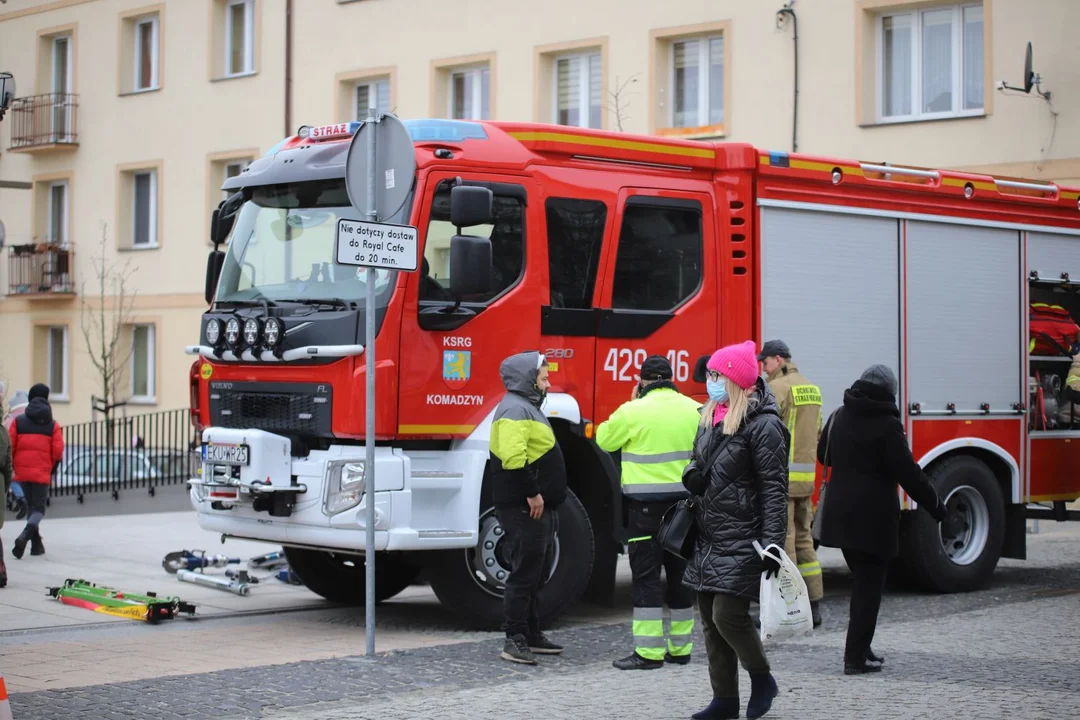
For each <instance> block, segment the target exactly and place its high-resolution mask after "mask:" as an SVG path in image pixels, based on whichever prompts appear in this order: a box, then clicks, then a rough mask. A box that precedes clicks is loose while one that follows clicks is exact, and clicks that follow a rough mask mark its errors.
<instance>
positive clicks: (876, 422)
mask: <svg viewBox="0 0 1080 720" xmlns="http://www.w3.org/2000/svg"><path fill="white" fill-rule="evenodd" d="M896 391H897V383H896V376H895V375H894V374H893V371H892V370H891V369H889V368H888V367H886V366H885V365H873V366H871V367H869V368H867V370H866V371H865V372H864V373H863V374H862V377H861V378H859V379H858V380H856V381H855V383H854V384H853V385H852V386H851V387H850V388H849V389H848V390H846V391H845V392H844V404H843V406H842V407H841V408H840V409H838V410H837V411H836V412H834V413H833V415H832V416H831V417H830V418H829V420H828V422H827V423H826V426H825V429H824V430H823V431H822V433H821V439H820V440H819V441H818V449H817V458H818V462H820V463H821V464H822V466H823V467H825V468H826V469H827V470H829V469H830V468H831V470H830V471H829V479H828V488H827V490H826V491H825V500H824V504H823V505H822V506H821V508H820V509H819V511H820V512H821V517H820V519H819V522H820V524H821V537H820V541H821V544H822V545H824V546H826V547H834V548H840V549H841V550H842V551H843V553H844V560H846V561H847V564H848V567H849V568H850V569H851V573H852V575H853V576H854V580H855V582H854V585H853V586H852V589H851V608H850V617H849V619H848V630H847V642H846V644H845V647H844V672H845V674H848V675H857V674H862V673H867V672H878V671H880V670H881V666H882V664H883V663H884V658H882V657H879V656H877V655H875V654H874V652H873V651H872V650H871V649H870V644H871V641H872V640H873V639H874V629H875V628H876V626H877V616H878V610H879V608H880V607H881V595H882V592H883V591H884V589H885V573H886V570H887V569H888V564H889V561H890V560H892V558H894V557H896V555H897V552H898V548H899V537H898V535H899V529H900V499H899V496H898V493H897V489H896V486H897V484H899V485H900V486H901V487H902V488H904V491H905V492H906V493H907V494H908V495H910V496H911V497H912V498H914V499H915V501H916V502H917V503H918V504H919V507H920V508H926V509H927V510H928V511H929V512H930V514H931V515H932V516H933V517H934V519H935V520H937V521H938V522H941V521H942V520H944V519H945V517H946V514H947V513H946V510H945V506H944V504H942V502H941V499H940V498H939V497H938V494H937V492H936V491H935V490H934V487H933V485H931V484H930V480H929V479H928V478H927V477H926V475H925V474H924V473H923V471H922V468H920V467H919V464H918V463H917V462H915V458H914V457H913V456H912V454H911V449H910V448H909V447H908V443H907V437H906V436H905V434H904V425H903V423H901V421H900V409H899V408H898V407H897V405H896ZM826 453H827V454H828V457H826Z"/></svg>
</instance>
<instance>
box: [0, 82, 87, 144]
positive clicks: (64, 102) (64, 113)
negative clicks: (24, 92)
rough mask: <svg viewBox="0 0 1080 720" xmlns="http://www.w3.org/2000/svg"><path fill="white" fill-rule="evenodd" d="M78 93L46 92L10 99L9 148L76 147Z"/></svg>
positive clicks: (77, 140) (77, 137) (77, 142)
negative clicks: (11, 100)
mask: <svg viewBox="0 0 1080 720" xmlns="http://www.w3.org/2000/svg"><path fill="white" fill-rule="evenodd" d="M78 119H79V96H78V95H72V94H70V93H46V94H44V95H32V96H30V97H21V98H15V100H14V102H12V103H11V121H12V124H11V149H12V151H18V150H24V151H33V150H44V149H47V148H62V147H77V146H78V144H79V133H78V127H79V123H78Z"/></svg>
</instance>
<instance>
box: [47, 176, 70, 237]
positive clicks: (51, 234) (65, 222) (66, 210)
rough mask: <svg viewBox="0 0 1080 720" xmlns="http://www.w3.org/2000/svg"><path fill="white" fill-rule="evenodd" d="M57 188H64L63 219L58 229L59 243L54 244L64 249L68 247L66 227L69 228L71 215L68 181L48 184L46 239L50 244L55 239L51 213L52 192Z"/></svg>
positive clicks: (54, 181)
mask: <svg viewBox="0 0 1080 720" xmlns="http://www.w3.org/2000/svg"><path fill="white" fill-rule="evenodd" d="M58 187H62V188H64V207H63V219H62V220H61V228H60V234H61V241H60V242H59V243H56V244H57V245H59V246H60V247H62V248H66V247H68V246H69V242H70V241H69V239H68V227H69V226H70V217H71V215H70V210H71V187H70V183H69V181H68V180H53V181H51V182H50V183H49V193H48V198H49V200H48V213H49V225H48V233H49V235H48V237H49V242H50V243H52V242H54V238H55V237H56V232H55V228H54V227H53V217H54V213H53V209H54V208H53V191H54V190H55V189H56V188H58Z"/></svg>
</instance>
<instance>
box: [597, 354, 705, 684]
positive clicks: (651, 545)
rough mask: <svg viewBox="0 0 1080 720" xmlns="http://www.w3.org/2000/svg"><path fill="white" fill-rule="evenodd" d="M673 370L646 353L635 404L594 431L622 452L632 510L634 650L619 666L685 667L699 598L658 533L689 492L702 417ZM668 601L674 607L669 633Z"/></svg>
mask: <svg viewBox="0 0 1080 720" xmlns="http://www.w3.org/2000/svg"><path fill="white" fill-rule="evenodd" d="M672 375H673V373H672V371H671V364H670V363H669V362H668V361H667V359H666V358H664V357H661V356H659V355H653V356H650V357H648V358H646V360H645V362H644V363H642V365H641V381H640V382H639V383H638V384H637V385H635V386H634V391H633V394H632V395H631V399H630V402H627V403H624V404H623V405H622V406H620V407H619V409H617V410H616V411H615V412H614V413H612V415H611V417H610V418H609V419H608V420H607V421H606V422H604V423H601V424H600V426H599V427H598V428H597V429H596V443H597V445H599V446H600V447H601V448H603V449H604V450H606V451H607V452H615V451H618V450H621V451H622V493H623V498H624V501H625V502H626V504H627V506H628V509H629V516H630V533H631V537H630V541H629V545H630V570H631V572H632V573H633V598H634V626H633V627H634V630H633V632H634V645H635V649H634V653H633V654H631V655H629V656H627V657H625V658H621V659H619V660H615V661H614V662H613V663H612V664H613V665H614V666H615V667H617V668H618V669H620V670H650V669H653V668H660V667H663V666H664V662H665V661H667V662H670V663H677V664H680V665H685V664H686V663H688V662H690V653H691V651H692V650H693V643H692V642H691V639H690V638H691V634H692V633H693V631H694V597H693V593H692V592H691V591H690V590H689V589H688V588H686V587H685V586H684V585H683V584H682V576H683V571H685V569H686V561H685V560H682V559H681V558H679V557H676V556H675V555H672V554H671V553H667V552H664V550H663V548H661V547H660V544H659V543H658V542H657V541H656V540H655V539H654V536H655V534H656V531H657V530H658V528H659V526H660V520H661V518H662V517H663V515H664V513H665V512H666V511H667V510H668V508H670V507H671V506H672V504H674V503H675V502H676V501H678V500H680V499H682V498H684V497H687V494H688V493H687V491H686V489H685V488H684V487H683V484H682V473H683V469H684V468H685V467H686V465H687V463H688V462H689V461H690V455H691V452H692V451H693V448H694V438H695V436H696V435H697V429H698V421H699V419H700V417H701V416H700V415H699V412H698V411H699V408H700V405H699V404H698V403H697V402H696V401H694V400H692V399H691V398H688V397H686V396H685V395H682V394H681V393H680V392H679V390H678V388H676V387H675V384H674V383H673V382H672ZM662 570H663V571H664V573H665V574H666V575H667V592H666V593H665V591H664V584H663V583H662V582H661V579H660V573H661V571H662ZM665 600H666V601H667V605H668V608H669V610H670V625H669V626H668V628H667V632H666V634H665V628H664V601H665Z"/></svg>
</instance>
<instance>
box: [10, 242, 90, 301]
mask: <svg viewBox="0 0 1080 720" xmlns="http://www.w3.org/2000/svg"><path fill="white" fill-rule="evenodd" d="M8 253H9V254H8V295H39V296H40V295H48V296H55V295H74V294H75V286H74V284H73V277H72V270H73V264H74V260H75V250H74V249H72V248H71V247H61V246H59V245H12V246H11V247H10V249H9V250H8Z"/></svg>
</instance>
